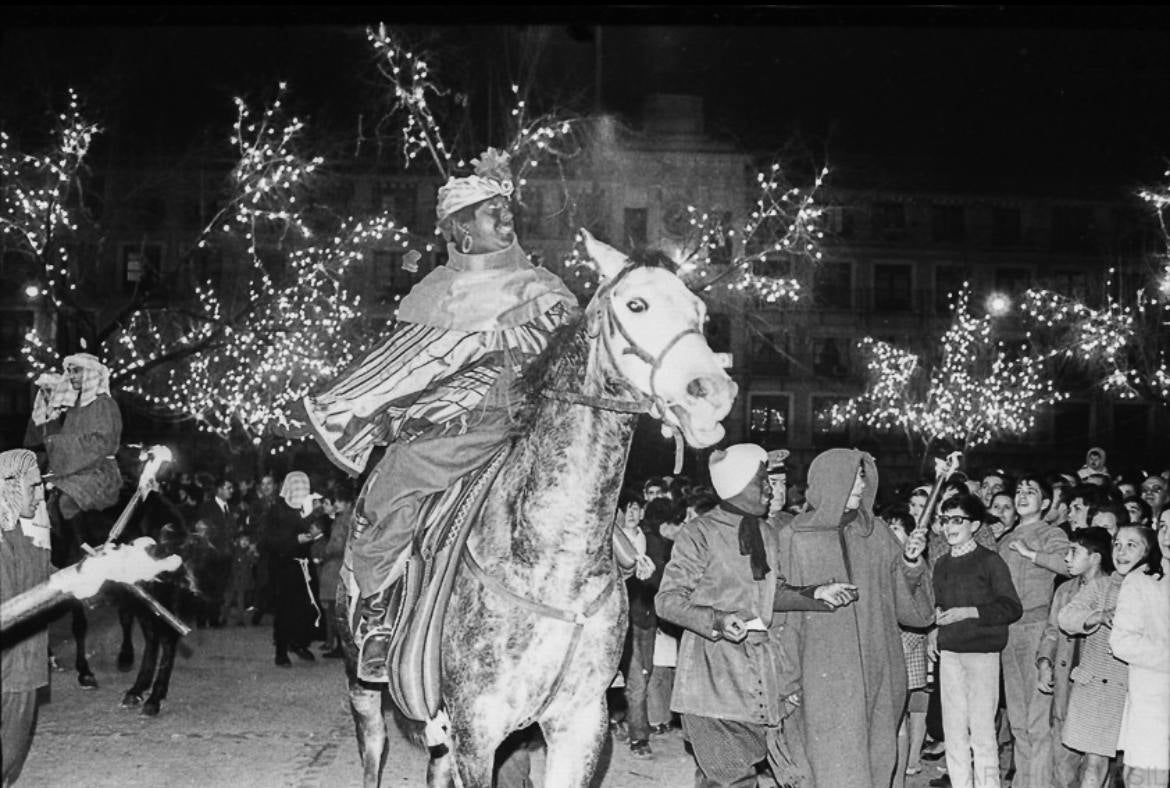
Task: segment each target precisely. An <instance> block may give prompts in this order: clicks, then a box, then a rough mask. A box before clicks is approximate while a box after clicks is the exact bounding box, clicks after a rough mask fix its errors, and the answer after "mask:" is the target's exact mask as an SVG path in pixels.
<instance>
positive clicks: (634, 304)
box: [626, 298, 650, 312]
mask: <svg viewBox="0 0 1170 788" xmlns="http://www.w3.org/2000/svg"><path fill="white" fill-rule="evenodd" d="M649 308H650V306H649V304H647V303H646V302H645V301H643V300H642V299H641V298H631V299H630V300H629V301H627V302H626V309H628V310H630V311H631V312H645V311H646V310H647V309H649Z"/></svg>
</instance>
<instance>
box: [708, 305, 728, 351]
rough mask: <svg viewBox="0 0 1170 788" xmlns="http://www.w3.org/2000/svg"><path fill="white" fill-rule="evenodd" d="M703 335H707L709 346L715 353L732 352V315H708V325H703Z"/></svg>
mask: <svg viewBox="0 0 1170 788" xmlns="http://www.w3.org/2000/svg"><path fill="white" fill-rule="evenodd" d="M703 335H704V336H706V337H707V346H708V347H710V348H711V352H713V353H730V352H731V317H730V316H729V315H721V314H718V313H715V314H708V315H707V325H706V326H704V327H703Z"/></svg>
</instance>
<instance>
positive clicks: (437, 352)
mask: <svg viewBox="0 0 1170 788" xmlns="http://www.w3.org/2000/svg"><path fill="white" fill-rule="evenodd" d="M570 317H571V313H570V310H569V309H568V308H567V306H566V305H565V304H564V303H561V302H559V303H557V304H555V305H554V306H553V307H552V308H550V309H549V310H548V311H546V312H544V313H543V314H541V315H539V316H538V317H536V318H535V319H533V320H530V321H529V322H527V323H524V324H523V325H520V326H516V327H514V328H508V329H501V330H499V331H457V330H452V329H449V328H435V327H432V326H424V325H420V324H417V323H403V322H400V323H398V324H397V325H396V326H395V328H394V330H393V331H392V332H391V334H390V337H389V338H388V339H387V340H386V341H385V342H384V343H382V344H381V345H380V346H378V347H377V348H375V349H374V350H372V351H370V352H369V353H368V354H366V355H365V356H364V357H363V358H362V359H360V360H359V361H358V362H357V363H355V364H354V365H353V366H351V367H350V369H349V370H348V371H347V372H346V373H345V374H343V375H342V376H341V378H340V379H339V380H338V381H337V382H335V383H334V384H333V385H332V386H331V387H330V388H328V389H327V390H325V391H324V392H322V393H320V394H317V395H315V396H309V397H306V398H305V400H304V405H305V410H306V411H307V413H308V415H309V422H310V424H311V426H312V429H313V434H314V436H315V437H316V439H317V442H318V443H319V444H320V445H321V447H322V449H323V450H324V451H325V453H326V454H327V455H328V456H329V458H330V459H331V460H332V461H333V462H334V464H336V465H337V466H338V467H340V468H341V469H343V470H345V471H346V472H347V473H350V474H352V475H355V476H356V475H357V474H359V473H361V472H362V470H363V469H364V468H365V466H366V462H367V460H368V459H369V456H370V453H371V452H372V451H373V450H374V447H376V446H380V445H385V444H388V443H390V442H392V441H398V440H402V441H410V440H412V439H413V438H415V437H417V436H418V435H419V434H421V433H423V432H425V431H427V430H429V429H431V428H433V427H436V426H445V425H448V424H450V423H452V422H454V421H455V420H457V419H464V420H465V419H466V416H467V414H469V413H470V412H471V411H472V410H473V409H474V408H475V407H476V406H478V405H480V404H481V403H482V402H483V401H484V397H485V396H486V395H487V393H488V390H489V389H490V388H491V387H492V385H493V384H494V383H495V382H496V380H497V379H498V378H499V377H500V374H501V373H502V372H503V371H504V368H505V366H507V365H510V366H512V368H513V369H512V371H513V372H515V373H517V374H519V373H520V372H521V371H522V368H523V366H524V365H525V364H526V363H527V361H529V360H531V359H532V358H535V357H536V356H537V355H539V354H540V353H541V351H543V350H544V348H545V347H547V345H548V341H549V337H550V336H551V334H552V332H553V331H555V330H556V328H557V327H558V326H560V325H562V324H563V323H565V322H567V321H568V320H569V319H570ZM509 360H510V361H509Z"/></svg>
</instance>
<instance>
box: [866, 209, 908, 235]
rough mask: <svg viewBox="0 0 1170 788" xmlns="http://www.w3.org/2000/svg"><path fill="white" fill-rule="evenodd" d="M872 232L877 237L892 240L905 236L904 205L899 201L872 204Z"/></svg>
mask: <svg viewBox="0 0 1170 788" xmlns="http://www.w3.org/2000/svg"><path fill="white" fill-rule="evenodd" d="M873 234H874V236H875V237H877V238H885V239H887V240H894V239H898V238H905V237H906V206H905V205H903V204H902V203H900V202H875V203H874V204H873Z"/></svg>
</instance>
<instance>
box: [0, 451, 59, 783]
mask: <svg viewBox="0 0 1170 788" xmlns="http://www.w3.org/2000/svg"><path fill="white" fill-rule="evenodd" d="M47 519H48V518H47V515H46V514H45V507H44V500H43V498H42V494H41V473H40V471H39V470H38V469H37V458H36V455H35V454H33V453H32V452H31V451H27V450H25V449H13V450H11V451H6V452H4V453H3V454H0V599H3V600H8V599H12V598H14V597H15V596H17V595H18V594H21V593H23V592H25V591H28V590H29V589H31V588H34V587H36V586H38V585H40V584H41V583H43V582H45V581H46V580H48V579H49V542H48V530H47V528H46V527H45V526H46V525H47V523H45V522H39V521H44V520H47ZM2 649H3V650H2V651H0V785H11V784H12V783H14V782H15V781H16V778H17V777H19V776H20V771H21V769H22V768H23V767H24V762H25V759H26V758H27V757H28V751H29V748H30V747H31V746H32V739H33V732H34V731H35V730H36V724H37V690H38V689H39V688H41V687H44V686H46V685H47V684H48V683H49V634H48V630H47V629H45V627H44V622H43V621H42V622H40V625H36V624H32V625H25V626H18V627H16V628H14V629H12V630H10V631H8V632H5V634H4V644H3V647H2Z"/></svg>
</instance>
